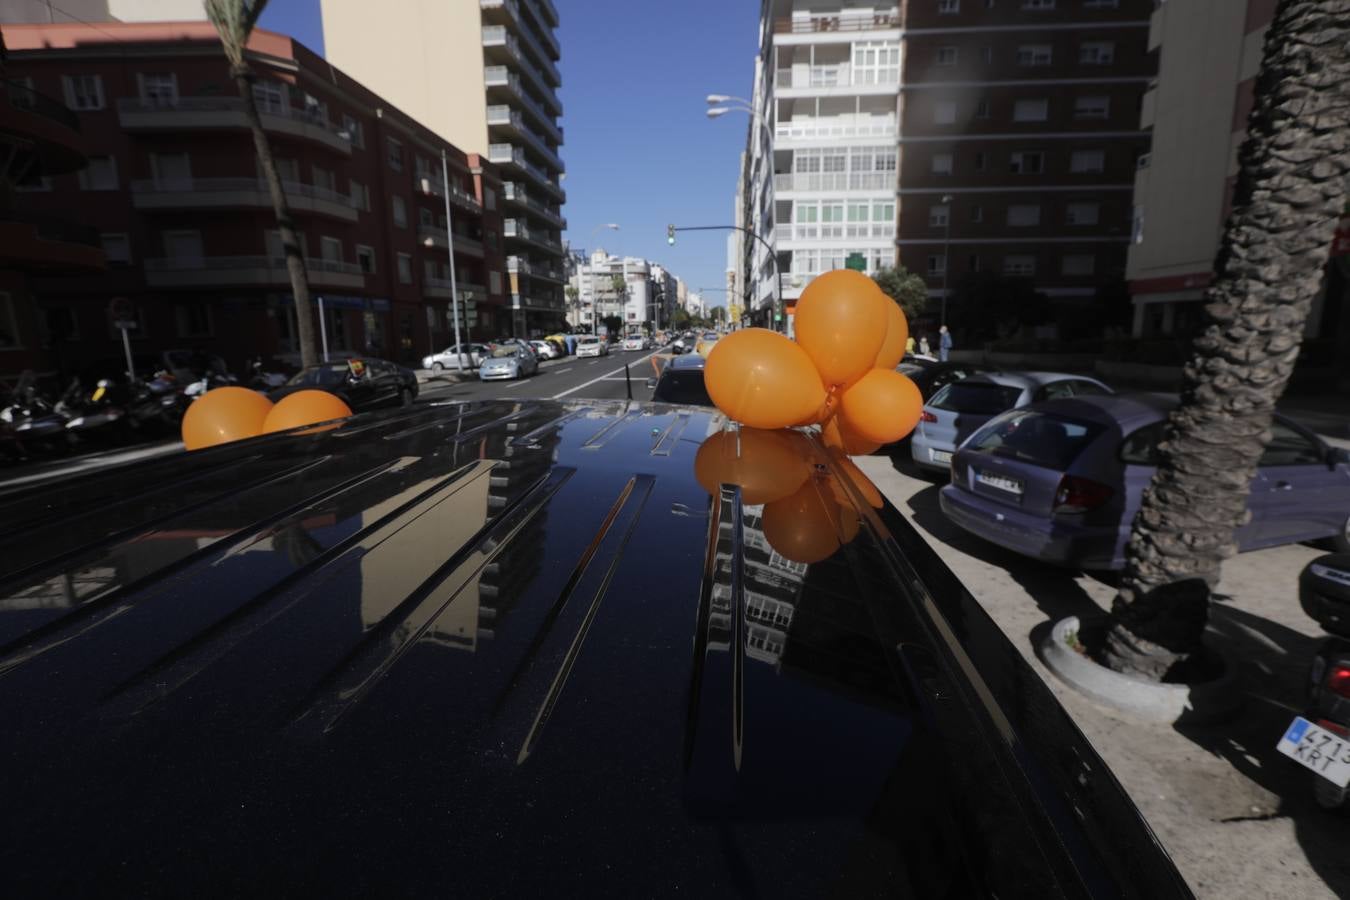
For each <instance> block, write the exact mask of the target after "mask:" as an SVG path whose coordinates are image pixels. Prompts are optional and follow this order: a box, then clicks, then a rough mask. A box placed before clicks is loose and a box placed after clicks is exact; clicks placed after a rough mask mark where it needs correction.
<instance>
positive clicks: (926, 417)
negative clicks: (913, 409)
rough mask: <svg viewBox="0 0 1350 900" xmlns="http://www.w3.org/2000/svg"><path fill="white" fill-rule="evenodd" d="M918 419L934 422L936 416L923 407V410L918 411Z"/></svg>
mask: <svg viewBox="0 0 1350 900" xmlns="http://www.w3.org/2000/svg"><path fill="white" fill-rule="evenodd" d="M919 421H920V422H929V423H932V422H936V421H937V416H935V415H933V414H932V413H930V412H929V411H928V410H926V409H925V410H924V411H923V412H921V413H919Z"/></svg>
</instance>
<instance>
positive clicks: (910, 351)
mask: <svg viewBox="0 0 1350 900" xmlns="http://www.w3.org/2000/svg"><path fill="white" fill-rule="evenodd" d="M905 355H906V356H913V355H914V335H912V334H911V335H910V336H909V337H907V338H905Z"/></svg>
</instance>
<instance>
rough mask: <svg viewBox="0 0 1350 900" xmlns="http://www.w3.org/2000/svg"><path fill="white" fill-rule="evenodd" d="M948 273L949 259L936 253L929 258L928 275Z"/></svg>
mask: <svg viewBox="0 0 1350 900" xmlns="http://www.w3.org/2000/svg"><path fill="white" fill-rule="evenodd" d="M945 271H947V257H946V256H944V255H942V254H941V253H935V254H932V255H930V256H929V257H928V274H929V275H941V274H942V273H943V272H945Z"/></svg>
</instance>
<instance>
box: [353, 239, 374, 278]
mask: <svg viewBox="0 0 1350 900" xmlns="http://www.w3.org/2000/svg"><path fill="white" fill-rule="evenodd" d="M356 264H357V265H358V266H360V267H361V273H362V274H363V275H374V274H375V249H374V248H373V247H367V246H366V245H365V244H357V245H356Z"/></svg>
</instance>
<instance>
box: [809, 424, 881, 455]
mask: <svg viewBox="0 0 1350 900" xmlns="http://www.w3.org/2000/svg"><path fill="white" fill-rule="evenodd" d="M820 436H821V439H822V440H823V441H825V446H826V447H837V448H839V449H841V450H843V451H844V452H845V453H847V454H850V455H852V456H866V455H867V454H869V453H874V452H876V450H878V449H879V448H880V447H881V444H879V443H877V442H876V441H869V440H867V439H866V438H864V437H862V436H860V435H859V434H858V433H857V432H855V431H853V430H852V429H851V428H849V427H847V426H846V425H844V423H843V422H842V421H841V417H840V416H837V415H836V416H833V417H831V418H829V419H827V420H826V421H825V427H824V428H822V429H821V432H820Z"/></svg>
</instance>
